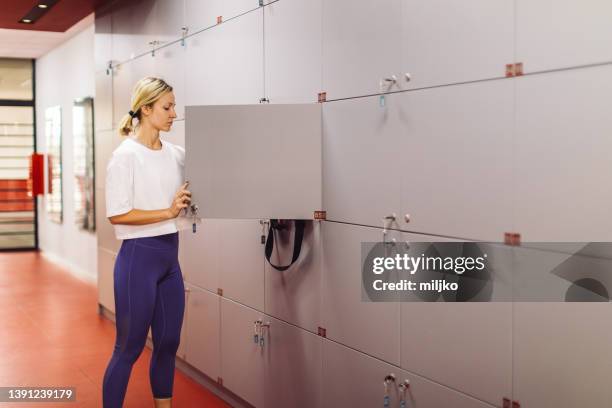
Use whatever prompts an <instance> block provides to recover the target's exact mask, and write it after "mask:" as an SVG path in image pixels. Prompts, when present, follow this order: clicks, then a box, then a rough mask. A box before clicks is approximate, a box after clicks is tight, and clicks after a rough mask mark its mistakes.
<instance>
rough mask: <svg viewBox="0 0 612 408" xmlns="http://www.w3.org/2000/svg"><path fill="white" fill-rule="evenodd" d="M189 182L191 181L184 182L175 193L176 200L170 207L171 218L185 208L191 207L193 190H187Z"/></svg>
mask: <svg viewBox="0 0 612 408" xmlns="http://www.w3.org/2000/svg"><path fill="white" fill-rule="evenodd" d="M188 184H189V182H187V183H185V184H183V185H182V186H181V188H180V189H179V190H178V191H177V192H176V194H175V195H174V200H172V206H171V207H170V208H168V213H169V215H170V218H176V217H178V215H179V214H180V213H181V210H182V209H183V208H187V207H189V204H190V203H191V192H190V191H189V190H187V185H188Z"/></svg>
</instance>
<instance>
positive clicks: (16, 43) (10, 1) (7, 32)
mask: <svg viewBox="0 0 612 408" xmlns="http://www.w3.org/2000/svg"><path fill="white" fill-rule="evenodd" d="M39 3H44V0H2V11H1V12H0V57H7V58H38V57H41V56H43V55H44V54H46V53H47V52H49V51H50V50H52V49H53V48H55V47H57V46H58V45H59V44H61V43H63V42H64V41H66V40H67V39H69V38H70V37H72V36H73V35H75V34H76V33H78V32H80V31H81V30H82V29H84V28H86V27H88V26H90V25H91V24H93V23H94V15H93V12H94V10H96V9H98V8H100V7H102V6H103V5H104V4H106V3H111V0H59V1H57V2H56V3H55V4H54V5H53V6H52V7H50V8H49V9H48V10H47V12H46V13H45V14H44V15H43V16H42V17H40V18H39V19H38V20H36V21H35V22H34V23H32V24H24V23H19V20H21V19H22V18H23V17H24V16H25V15H26V14H28V12H29V11H30V10H32V8H34V7H36V6H37V5H38V4H39Z"/></svg>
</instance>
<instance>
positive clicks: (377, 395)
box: [321, 340, 502, 408]
mask: <svg viewBox="0 0 612 408" xmlns="http://www.w3.org/2000/svg"><path fill="white" fill-rule="evenodd" d="M322 373H323V374H322V376H323V378H322V392H321V400H322V405H321V406H322V407H324V408H336V407H382V406H383V398H384V396H385V387H384V386H383V382H384V379H385V377H386V376H387V375H389V374H394V375H395V382H392V383H390V384H389V386H388V395H389V397H390V401H389V402H390V404H389V406H390V407H399V406H400V397H401V392H400V390H399V388H398V385H399V384H400V383H402V382H404V381H405V380H408V381H409V383H410V387H409V389H408V391H407V392H406V394H405V395H406V397H405V398H406V407H408V408H411V407H418V408H441V407H452V408H486V407H493V405H489V404H487V403H484V402H482V401H479V400H477V399H474V398H473V397H469V396H467V395H464V394H461V393H459V392H457V391H454V390H453V389H451V388H449V387H447V386H445V385H443V384H438V383H435V382H432V381H429V380H427V379H425V378H423V377H420V376H417V375H414V374H412V373H409V372H407V371H404V370H400V369H399V368H397V367H395V366H392V365H390V364H387V363H385V362H383V361H380V360H378V359H376V358H372V357H371V356H368V355H366V354H363V353H360V352H358V351H355V350H352V349H350V348H348V347H345V346H343V345H340V344H337V343H334V342H332V341H329V340H323V370H322ZM501 401H502V400H501V398H500V400H499V402H498V403H497V404H496V405H495V406H500V405H501Z"/></svg>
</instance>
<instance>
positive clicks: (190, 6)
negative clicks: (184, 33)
mask: <svg viewBox="0 0 612 408" xmlns="http://www.w3.org/2000/svg"><path fill="white" fill-rule="evenodd" d="M257 7H259V2H258V1H257V0H232V1H223V0H185V19H186V20H185V21H186V23H187V26H188V27H189V31H191V32H194V31H197V30H201V29H202V28H205V27H210V26H212V25H215V24H217V17H218V16H222V17H223V20H228V19H229V18H231V17H235V16H237V15H239V14H242V13H244V12H247V11H249V10H253V9H255V8H257Z"/></svg>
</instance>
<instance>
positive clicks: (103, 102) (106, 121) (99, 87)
mask: <svg viewBox="0 0 612 408" xmlns="http://www.w3.org/2000/svg"><path fill="white" fill-rule="evenodd" d="M95 77H96V94H95V95H96V97H95V98H94V126H95V130H96V132H98V131H101V130H110V129H112V128H113V75H112V73H111V72H110V71H109V72H108V73H107V72H106V70H102V71H96V73H95Z"/></svg>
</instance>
